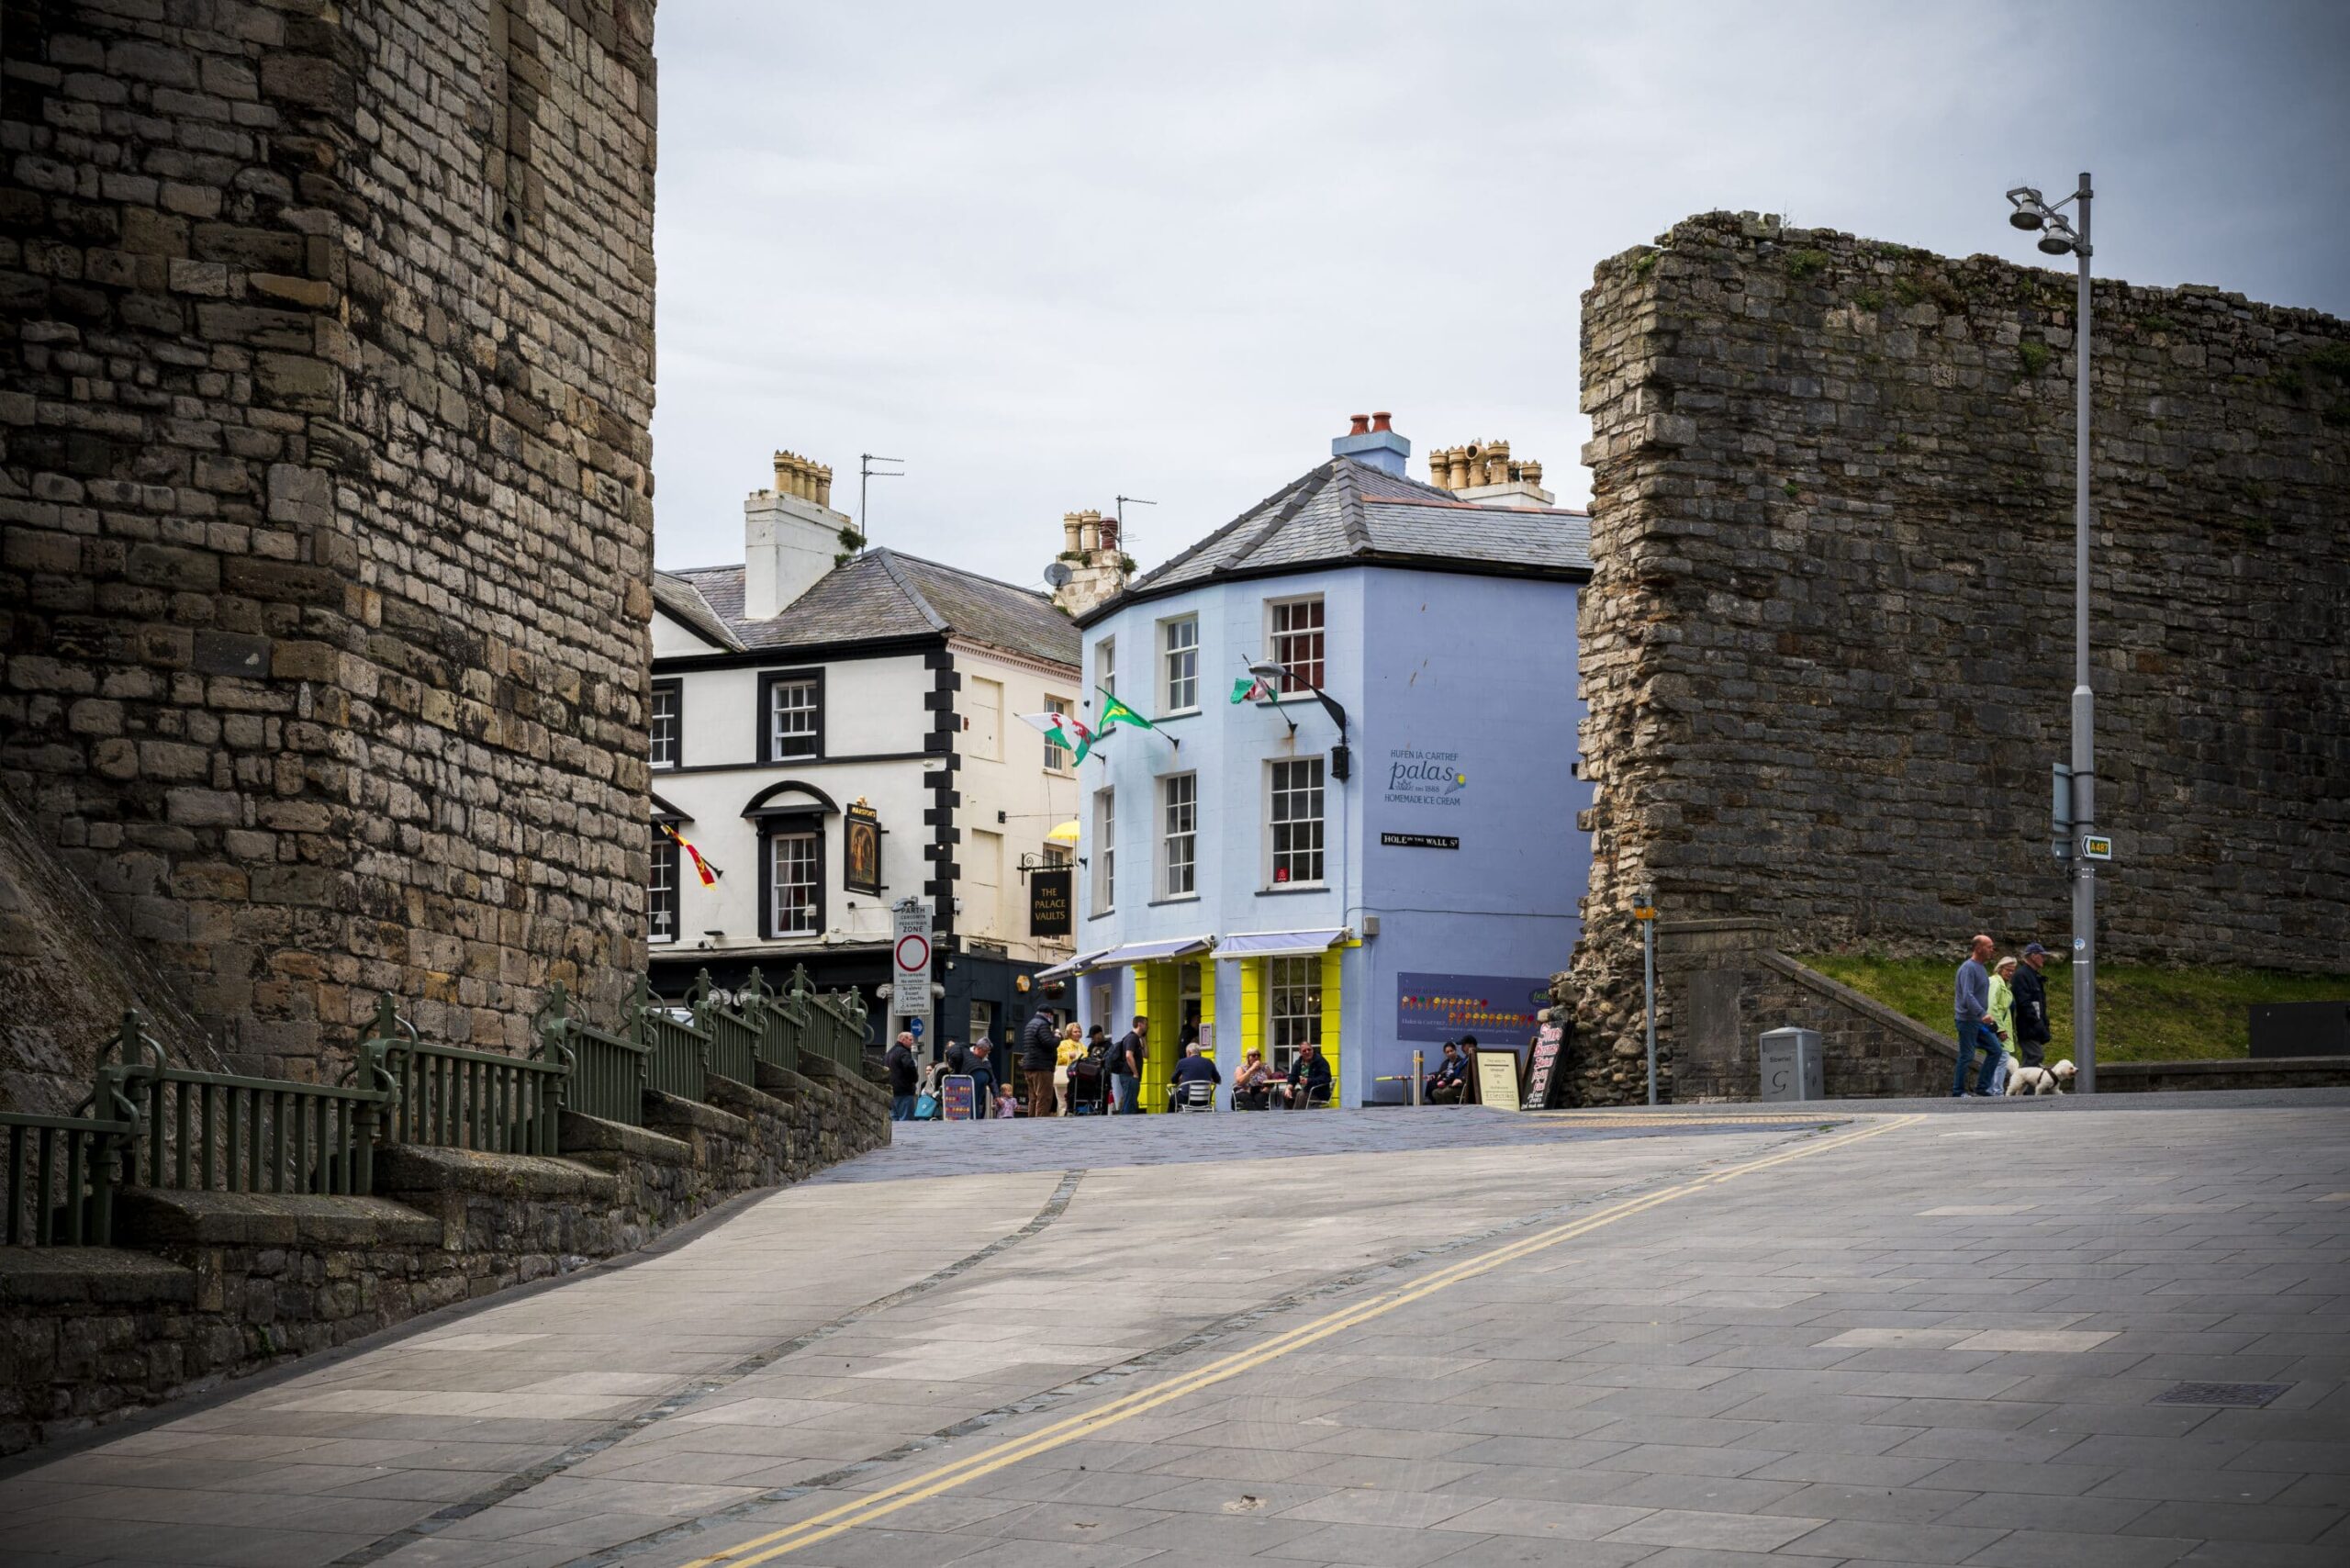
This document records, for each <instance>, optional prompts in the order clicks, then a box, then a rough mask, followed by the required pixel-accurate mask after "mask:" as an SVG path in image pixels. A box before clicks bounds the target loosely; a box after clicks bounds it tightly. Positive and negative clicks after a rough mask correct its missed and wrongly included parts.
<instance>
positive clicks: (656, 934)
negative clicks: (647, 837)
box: [644, 828, 677, 942]
mask: <svg viewBox="0 0 2350 1568" xmlns="http://www.w3.org/2000/svg"><path fill="white" fill-rule="evenodd" d="M644 926H645V931H644V935H645V939H646V940H648V941H652V942H675V941H676V940H677V840H676V839H674V838H671V837H670V836H669V835H668V834H666V833H663V832H662V831H661V830H660V829H659V828H655V829H654V830H653V881H652V885H651V886H649V887H647V888H646V889H645V890H644Z"/></svg>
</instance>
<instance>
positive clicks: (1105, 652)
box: [1093, 637, 1118, 697]
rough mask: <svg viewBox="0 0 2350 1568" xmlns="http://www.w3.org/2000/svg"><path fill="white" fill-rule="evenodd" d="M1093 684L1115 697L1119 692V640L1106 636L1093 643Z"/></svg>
mask: <svg viewBox="0 0 2350 1568" xmlns="http://www.w3.org/2000/svg"><path fill="white" fill-rule="evenodd" d="M1093 684H1094V685H1096V686H1098V687H1100V688H1101V689H1102V690H1104V691H1106V692H1108V693H1109V694H1110V695H1111V696H1113V697H1115V696H1116V695H1117V694H1118V640H1117V639H1116V638H1115V637H1104V638H1102V640H1101V641H1100V642H1098V643H1096V644H1093Z"/></svg>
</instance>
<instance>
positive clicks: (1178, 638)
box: [1158, 615, 1200, 713]
mask: <svg viewBox="0 0 2350 1568" xmlns="http://www.w3.org/2000/svg"><path fill="white" fill-rule="evenodd" d="M1159 639H1160V654H1161V662H1162V664H1163V666H1164V667H1165V677H1164V678H1163V680H1162V681H1161V689H1160V690H1159V694H1158V701H1159V710H1158V711H1160V712H1162V713H1181V712H1183V711H1187V710H1189V709H1192V708H1196V707H1198V706H1199V705H1200V618H1199V617H1198V616H1196V615H1186V616H1183V617H1182V618H1181V619H1180V620H1175V621H1166V622H1160V623H1159Z"/></svg>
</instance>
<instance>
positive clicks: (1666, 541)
mask: <svg viewBox="0 0 2350 1568" xmlns="http://www.w3.org/2000/svg"><path fill="white" fill-rule="evenodd" d="M1994 222H1996V219H1994ZM2005 232H2007V230H2004V229H1996V228H1995V229H1994V230H1986V238H1987V236H1988V235H1989V234H1991V233H2005ZM2074 304H2075V301H2074V285H2073V279H2072V277H2071V275H2070V274H2069V272H2065V271H2052V270H2047V269H2043V268H2040V267H2031V266H2021V265H2017V264H2015V263H2009V262H2006V261H2001V260H1997V259H1994V258H1991V257H1987V256H1975V257H1970V258H1968V259H1966V260H1964V261H1957V260H1952V259H1949V258H1945V257H1941V256H1934V255H1930V254H1928V253H1926V252H1919V251H1915V250H1911V249H1908V247H1905V246H1900V245H1893V244H1885V243H1879V242H1874V241H1864V240H1860V239H1856V238H1855V237H1853V236H1852V235H1849V234H1841V233H1835V232H1832V231H1829V230H1793V229H1782V228H1781V227H1780V226H1779V225H1778V223H1777V222H1776V221H1775V220H1774V219H1768V218H1755V217H1754V216H1753V215H1751V214H1750V215H1747V216H1746V217H1744V218H1740V217H1738V216H1734V215H1731V214H1728V213H1714V214H1709V215H1707V216H1704V217H1700V218H1690V219H1688V220H1686V221H1685V222H1683V223H1681V224H1679V225H1677V226H1676V227H1674V229H1673V230H1672V231H1671V232H1670V233H1668V234H1665V235H1663V236H1662V237H1661V238H1660V241H1659V242H1658V243H1657V244H1656V245H1654V246H1641V247H1639V248H1637V249H1635V250H1633V251H1630V252H1626V253H1624V254H1623V255H1620V256H1617V257H1614V258H1612V259H1610V260H1608V261H1606V262H1604V263H1601V264H1600V266H1599V268H1598V270H1597V274H1596V276H1595V281H1594V285H1593V286H1592V288H1591V289H1590V291H1589V292H1588V293H1586V294H1585V295H1584V297H1583V406H1584V408H1585V409H1586V410H1587V411H1588V412H1589V413H1590V415H1591V417H1592V424H1593V440H1592V442H1591V444H1590V446H1589V447H1588V448H1587V449H1586V452H1585V460H1586V462H1587V463H1588V464H1589V465H1590V467H1591V471H1592V484H1593V499H1592V557H1593V563H1594V573H1593V578H1592V582H1591V584H1590V587H1589V588H1587V589H1586V591H1585V592H1584V594H1583V599H1582V605H1581V610H1580V621H1579V656H1580V661H1581V678H1582V681H1583V695H1584V697H1585V699H1586V700H1587V702H1588V705H1589V718H1588V719H1587V720H1586V722H1584V725H1583V732H1582V737H1583V739H1582V755H1583V768H1584V771H1585V773H1586V774H1587V776H1588V777H1589V778H1591V779H1592V781H1593V782H1594V784H1595V791H1596V792H1595V803H1594V805H1593V807H1592V809H1591V811H1590V812H1588V813H1587V815H1586V818H1585V821H1584V825H1585V826H1586V827H1588V828H1589V829H1590V830H1591V832H1592V834H1593V843H1592V851H1593V853H1592V870H1591V882H1590V889H1589V897H1588V899H1587V901H1586V905H1585V910H1584V915H1585V923H1584V935H1583V943H1582V946H1581V947H1580V948H1579V949H1578V953H1577V955H1576V958H1575V962H1574V972H1575V975H1576V979H1577V981H1578V984H1577V986H1576V988H1575V991H1576V994H1575V995H1574V997H1573V999H1572V1001H1573V1004H1574V1005H1575V1007H1576V1009H1577V1024H1578V1033H1579V1037H1581V1038H1583V1039H1586V1040H1589V1041H1592V1042H1594V1043H1595V1047H1597V1051H1598V1054H1599V1056H1600V1058H1602V1059H1601V1061H1600V1062H1599V1063H1598V1064H1597V1065H1596V1067H1595V1070H1594V1071H1593V1072H1592V1073H1591V1074H1590V1075H1589V1077H1588V1079H1587V1081H1586V1082H1585V1083H1584V1085H1583V1088H1584V1090H1585V1092H1587V1093H1589V1094H1591V1095H1593V1096H1595V1097H1605V1096H1606V1095H1607V1094H1610V1093H1617V1094H1620V1093H1621V1092H1622V1089H1623V1084H1624V1079H1623V1074H1622V1072H1621V1070H1620V1068H1621V1065H1622V1063H1623V1062H1624V1061H1626V1060H1628V1059H1629V1058H1631V1057H1635V1056H1637V1055H1638V1053H1639V1038H1638V1036H1639V1021H1638V1014H1639V984H1640V970H1639V934H1638V931H1637V929H1636V927H1635V925H1634V923H1633V922H1632V920H1631V919H1630V914H1629V912H1630V908H1631V906H1632V905H1633V903H1634V902H1635V897H1634V895H1635V894H1636V892H1637V890H1639V888H1640V887H1641V886H1642V885H1643V884H1647V885H1651V886H1652V887H1653V888H1654V890H1655V895H1656V902H1657V903H1658V905H1659V907H1661V908H1662V910H1663V912H1664V913H1665V914H1666V915H1667V917H1668V918H1671V919H1674V920H1679V921H1706V920H1718V919H1731V920H1749V921H1754V920H1759V921H1763V922H1766V923H1767V924H1770V925H1771V927H1772V928H1773V929H1774V931H1776V932H1777V933H1779V934H1781V935H1783V936H1785V937H1787V938H1789V939H1790V940H1792V939H1793V938H1794V935H1795V934H1797V933H1800V940H1801V944H1802V946H1805V947H1807V948H1811V949H1818V948H1822V947H1829V946H1854V945H1865V946H1872V947H1875V948H1879V949H1882V950H1886V951H1889V952H1894V953H1897V954H1903V953H1915V952H1920V951H1946V952H1949V953H1951V954H1952V955H1953V961H1955V955H1956V953H1957V952H1958V950H1959V947H1960V946H1961V945H1963V944H1964V940H1965V938H1966V937H1967V936H1968V935H1971V934H1972V933H1974V932H1976V931H1987V932H1990V933H1992V934H1993V935H1995V936H1996V937H1997V938H1998V939H1999V940H2000V942H2001V944H2002V946H2020V945H2021V943H2022V942H2023V941H2025V940H2027V939H2029V938H2032V937H2038V938H2041V939H2042V940H2045V941H2048V942H2049V943H2050V944H2051V945H2052V946H2053V945H2055V944H2057V943H2059V942H2061V941H2062V940H2063V939H2064V937H2065V935H2066V933H2067V931H2068V929H2069V924H2070V922H2069V915H2068V897H2069V888H2068V884H2067V881H2066V879H2065V876H2064V874H2063V872H2062V870H2061V868H2058V867H2057V866H2056V864H2055V863H2054V862H2053V860H2052V858H2051V857H2050V855H2049V852H2048V847H2047V833H2048V817H2049V806H2048V802H2049V765H2050V764H2051V763H2052V762H2054V761H2059V760H2062V759H2063V758H2064V757H2065V752H2066V736H2067V729H2068V722H2069V721H2068V694H2069V692H2070V689H2071V688H2072V684H2073V672H2072V605H2073V583H2072V575H2073V574H2072V541H2073V518H2072V499H2073V453H2074V439H2073V425H2074V419H2073V407H2074V386H2075V382H2074V364H2075V361H2074V353H2073V351H2074V330H2075V326H2076V322H2075V319H2074ZM2096 308H2097V311H2098V317H2097V320H2096V322H2095V328H2096V339H2097V344H2098V354H2097V356H2096V358H2095V367H2096V369H2095V375H2094V377H2093V389H2092V390H2093V397H2092V402H2093V406H2094V420H2095V438H2094V441H2093V442H2092V453H2093V458H2094V468H2095V497H2096V502H2097V506H2098V528H2097V529H2096V535H2095V566H2094V571H2093V577H2092V585H2091V586H2092V589H2093V601H2094V617H2095V618H2094V624H2093V627H2092V636H2093V641H2094V646H2095V666H2094V681H2095V685H2096V689H2097V692H2098V771H2099V776H2100V788H2099V825H2100V827H2102V828H2103V829H2105V830H2107V831H2109V832H2110V833H2111V834H2113V835H2114V838H2115V841H2116V859H2115V862H2114V864H2113V866H2112V867H2111V868H2110V870H2109V873H2108V874H2107V875H2106V876H2105V877H2104V878H2103V879H2102V889H2101V896H2100V907H2099V918H2100V922H2101V933H2102V939H2103V942H2104V951H2105V953H2106V954H2107V956H2108V957H2109V958H2135V959H2149V960H2152V959H2160V960H2165V961H2180V962H2202V963H2221V964H2255V965H2259V966H2262V967H2267V968H2288V969H2320V970H2325V969H2333V970H2338V969H2344V968H2350V948H2345V946H2344V935H2343V933H2344V931H2345V930H2350V795H2345V794H2344V791H2343V790H2342V789H2341V786H2340V780H2341V779H2342V778H2344V777H2345V776H2350V531H2345V530H2344V527H2343V526H2342V520H2343V518H2344V515H2345V512H2350V326H2345V324H2344V322H2342V321H2340V320H2337V319H2333V318H2332V317H2328V316H2324V315H2321V314H2319V313H2317V312H2315V311H2309V310H2295V309H2288V308H2279V307H2275V306H2268V305H2261V304H2256V303H2254V302H2251V301H2248V300H2246V299H2244V297H2241V296H2238V295H2230V294H2223V293H2221V292H2219V291H2218V290H2216V289H2211V288H2203V287H2193V286H2187V287H2179V288H2149V287H2138V286H2130V285H2127V284H2124V283H2121V282H2118V281H2109V282H2100V283H2099V284H2098V288H2097V296H2096ZM1692 1001H1693V1003H1702V1004H1705V1005H1714V1004H1717V1003H1718V1002H1719V999H1718V998H1715V999H1711V1000H1710V1001H1709V1000H1708V999H1707V998H1704V997H1693V998H1692ZM1686 1045H1687V1042H1685V1041H1684V1040H1682V1039H1681V1038H1680V1037H1679V1036H1678V1035H1677V1034H1676V1033H1674V1032H1673V1031H1672V1030H1671V1029H1668V1030H1667V1031H1666V1032H1665V1033H1664V1034H1663V1036H1662V1049H1663V1051H1664V1053H1665V1054H1666V1056H1667V1057H1668V1058H1671V1057H1673V1055H1675V1053H1677V1052H1679V1051H1680V1050H1682V1049H1684V1047H1685V1046H1686ZM1675 1070H1676V1072H1677V1073H1680V1074H1682V1075H1683V1076H1684V1077H1685V1078H1687V1079H1688V1080H1689V1081H1691V1082H1692V1083H1693V1084H1694V1082H1695V1080H1696V1079H1698V1078H1700V1077H1702V1076H1703V1073H1701V1072H1699V1071H1697V1070H1695V1069H1694V1068H1684V1067H1682V1066H1678V1065H1677V1066H1676V1069H1675ZM1707 1071H1710V1069H1707Z"/></svg>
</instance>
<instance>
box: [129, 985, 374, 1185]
mask: <svg viewBox="0 0 2350 1568" xmlns="http://www.w3.org/2000/svg"><path fill="white" fill-rule="evenodd" d="M113 1050H114V1058H113V1059H112V1060H110V1061H109V1060H106V1059H104V1058H101V1061H100V1063H99V1068H98V1081H99V1087H98V1092H97V1098H98V1099H99V1100H100V1101H101V1102H102V1103H103V1102H104V1101H105V1100H106V1098H107V1097H108V1095H109V1094H118V1095H119V1096H120V1097H121V1098H123V1099H127V1100H129V1101H130V1102H131V1103H133V1104H135V1105H137V1106H138V1107H139V1110H140V1117H139V1120H138V1124H137V1126H136V1129H135V1130H134V1131H133V1133H132V1134H131V1137H130V1139H129V1148H128V1149H127V1151H126V1155H125V1160H124V1170H123V1176H124V1180H125V1182H126V1184H134V1185H140V1186H148V1187H165V1188H172V1189H175V1190H178V1191H182V1192H193V1193H215V1192H218V1193H349V1194H359V1195H364V1194H365V1193H371V1192H373V1191H374V1190H375V1135H376V1132H377V1130H378V1126H379V1123H380V1118H381V1115H382V1112H383V1108H384V1106H385V1104H386V1102H387V1101H388V1100H389V1099H390V1098H391V1096H390V1093H389V1092H387V1091H386V1089H384V1088H382V1087H380V1086H379V1085H378V1079H379V1077H380V1073H379V1071H378V1067H379V1064H378V1063H376V1062H375V1060H374V1058H371V1057H368V1056H365V1055H363V1056H362V1058H361V1059H360V1061H359V1062H358V1063H357V1064H356V1067H355V1070H356V1071H357V1072H358V1074H359V1076H360V1078H361V1083H360V1084H358V1085H349V1084H325V1083H297V1082H296V1081H293V1080H291V1079H284V1078H248V1077H245V1076H243V1075H241V1074H239V1073H229V1072H197V1071H195V1070H191V1069H188V1068H183V1067H174V1066H173V1065H172V1060H171V1057H170V1054H169V1053H168V1052H166V1051H165V1050H164V1049H163V1046H162V1042H161V1041H160V1040H157V1039H156V1038H155V1037H154V1036H151V1035H150V1034H148V1033H147V1032H146V1031H145V1029H144V1028H143V1027H142V1026H141V1025H140V1020H139V1014H136V1013H126V1014H123V1018H122V1028H121V1030H120V1031H119V1033H118V1034H117V1036H116V1037H115V1040H114V1042H113Z"/></svg>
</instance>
